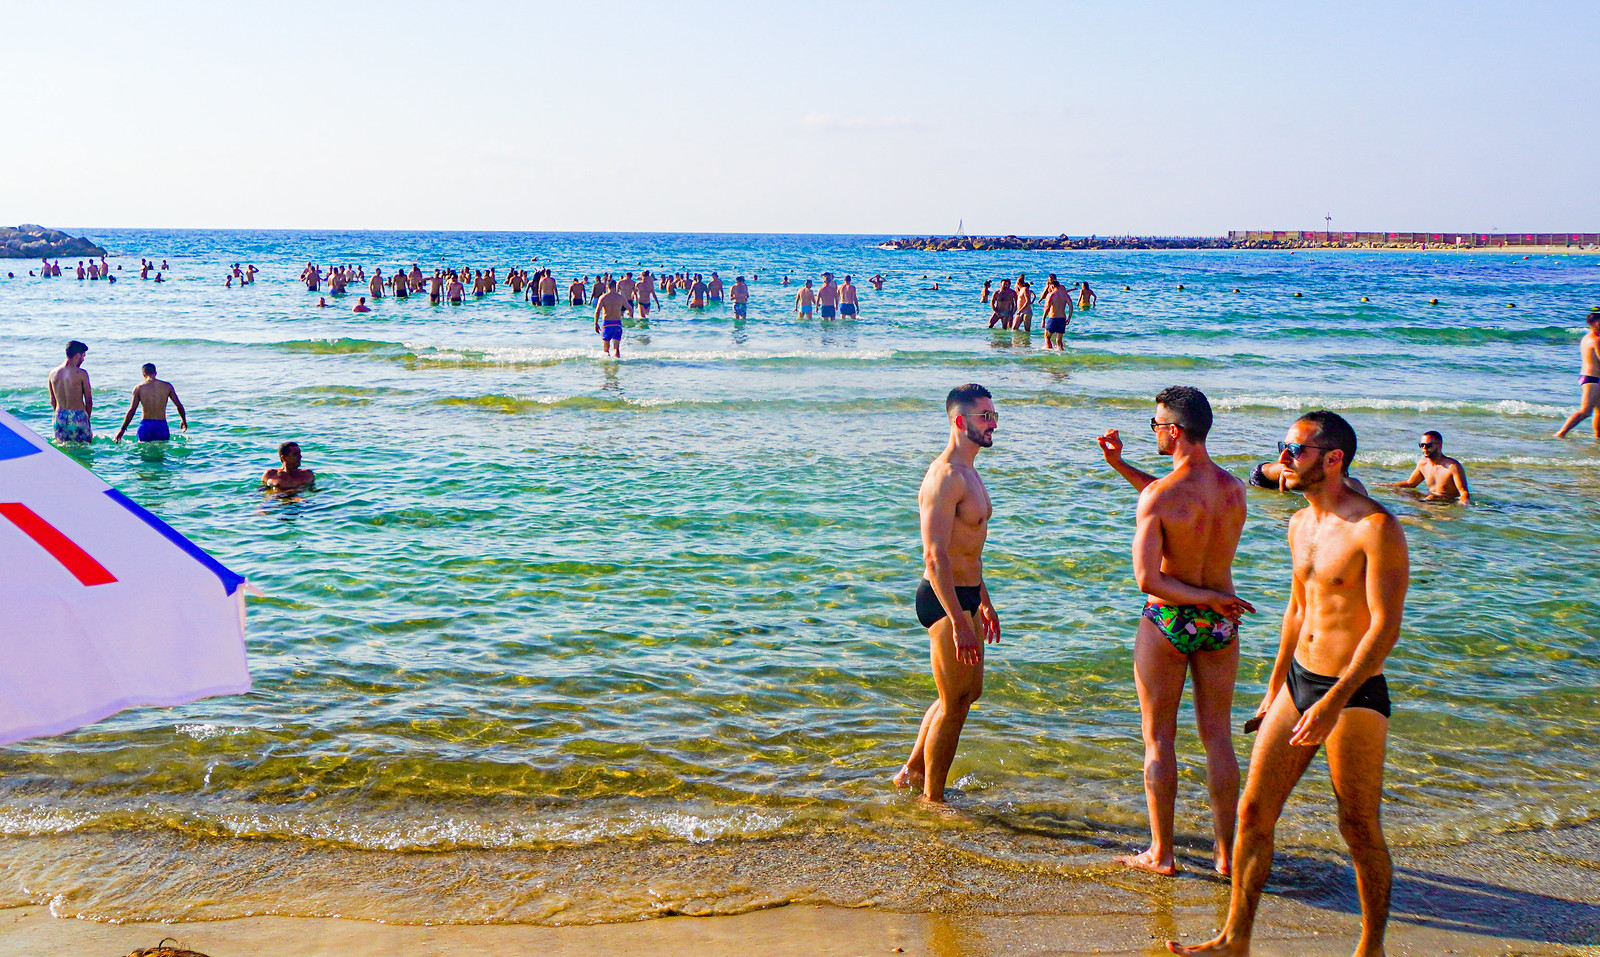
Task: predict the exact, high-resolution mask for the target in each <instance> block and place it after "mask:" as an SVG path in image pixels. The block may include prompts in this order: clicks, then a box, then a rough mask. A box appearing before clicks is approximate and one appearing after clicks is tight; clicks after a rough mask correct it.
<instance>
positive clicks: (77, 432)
mask: <svg viewBox="0 0 1600 957" xmlns="http://www.w3.org/2000/svg"><path fill="white" fill-rule="evenodd" d="M88 354H89V347H88V346H86V345H84V344H83V343H81V342H79V341H78V340H76V339H74V340H72V341H71V342H69V343H67V361H65V362H63V363H61V364H60V365H58V366H56V367H55V369H54V370H52V371H51V373H50V381H49V387H50V408H51V409H52V410H53V411H54V412H55V431H56V441H57V442H93V441H94V429H93V428H91V427H90V425H89V417H90V416H91V415H93V414H94V389H93V388H92V387H90V385H89V373H87V372H85V371H83V358H84V356H87V355H88Z"/></svg>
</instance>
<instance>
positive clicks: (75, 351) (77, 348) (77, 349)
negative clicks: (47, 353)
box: [67, 339, 89, 359]
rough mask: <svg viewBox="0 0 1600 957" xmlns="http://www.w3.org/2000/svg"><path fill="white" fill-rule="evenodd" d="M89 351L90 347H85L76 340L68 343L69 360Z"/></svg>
mask: <svg viewBox="0 0 1600 957" xmlns="http://www.w3.org/2000/svg"><path fill="white" fill-rule="evenodd" d="M88 351H89V347H88V346H86V345H84V344H83V343H81V342H79V341H78V340H76V339H74V340H72V341H71V342H69V343H67V358H68V359H70V358H72V357H73V356H81V355H83V354H84V353H85V352H88Z"/></svg>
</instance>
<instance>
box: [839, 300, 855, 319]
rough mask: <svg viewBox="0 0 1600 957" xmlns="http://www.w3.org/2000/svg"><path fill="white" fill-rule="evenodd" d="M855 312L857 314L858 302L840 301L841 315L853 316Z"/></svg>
mask: <svg viewBox="0 0 1600 957" xmlns="http://www.w3.org/2000/svg"><path fill="white" fill-rule="evenodd" d="M855 314H856V304H855V303H853V302H841V303H839V315H841V316H853V315H855Z"/></svg>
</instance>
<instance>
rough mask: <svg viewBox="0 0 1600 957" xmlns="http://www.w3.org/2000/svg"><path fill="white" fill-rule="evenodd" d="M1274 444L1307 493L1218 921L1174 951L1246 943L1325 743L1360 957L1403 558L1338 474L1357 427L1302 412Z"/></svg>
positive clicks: (1379, 921) (1365, 943)
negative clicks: (1277, 840) (1354, 898)
mask: <svg viewBox="0 0 1600 957" xmlns="http://www.w3.org/2000/svg"><path fill="white" fill-rule="evenodd" d="M1284 438H1285V441H1283V442H1280V443H1278V449H1279V454H1278V461H1279V462H1280V463H1281V464H1282V465H1283V466H1284V470H1285V475H1286V484H1287V485H1288V487H1289V488H1290V489H1292V490H1294V491H1297V492H1302V493H1304V494H1305V497H1306V507H1305V508H1303V509H1301V510H1300V511H1298V512H1296V513H1295V516H1294V518H1292V519H1290V520H1289V553H1290V557H1291V560H1292V562H1293V579H1292V582H1291V585H1290V591H1289V606H1288V608H1286V609H1285V610H1284V613H1283V637H1282V640H1281V642H1280V644H1279V646H1278V659H1277V661H1276V662H1274V663H1273V666H1272V677H1271V678H1270V679H1269V681H1268V683H1267V694H1266V697H1265V698H1263V699H1262V702H1261V707H1260V708H1259V709H1257V711H1256V716H1255V718H1252V719H1251V722H1250V723H1247V724H1246V725H1245V728H1246V730H1248V729H1249V728H1250V727H1251V725H1252V724H1259V725H1260V728H1261V731H1260V735H1259V736H1258V737H1257V738H1256V746H1255V750H1254V751H1253V752H1251V755H1250V777H1249V780H1248V781H1246V782H1245V788H1244V797H1243V799H1242V800H1240V802H1239V837H1238V840H1237V842H1236V843H1235V844H1234V847H1233V865H1234V871H1233V892H1232V895H1231V896H1230V898H1229V901H1228V922H1227V923H1226V924H1225V925H1224V926H1223V928H1222V933H1220V934H1219V935H1218V936H1217V937H1216V939H1215V940H1211V941H1208V942H1207V943H1204V944H1200V945H1198V946H1183V945H1180V944H1178V943H1177V942H1176V941H1171V940H1169V941H1167V949H1169V950H1171V951H1172V952H1173V953H1175V954H1248V953H1249V952H1250V934H1251V931H1252V929H1253V928H1254V926H1255V918H1256V906H1257V905H1258V904H1259V903H1260V900H1261V890H1262V888H1263V887H1265V886H1266V883H1267V875H1268V874H1269V873H1270V872H1271V870H1272V845H1273V833H1274V831H1275V830H1276V827H1277V823H1278V816H1279V815H1280V814H1281V813H1282V812H1283V805H1284V802H1286V801H1287V800H1288V799H1289V793H1290V792H1291V791H1292V790H1294V786H1295V784H1296V783H1298V782H1299V780H1300V777H1301V775H1303V774H1305V772H1306V768H1307V767H1309V766H1310V764H1311V759H1312V758H1313V757H1315V756H1316V753H1317V748H1318V747H1319V746H1321V745H1322V744H1323V743H1326V744H1327V746H1328V772H1329V776H1330V777H1331V778H1332V779H1333V791H1334V794H1335V795H1336V796H1337V797H1338V801H1339V833H1340V834H1341V835H1343V836H1344V840H1345V844H1346V845H1347V846H1348V847H1349V848H1350V859H1351V863H1352V864H1354V865H1355V872H1356V892H1357V894H1358V895H1360V898H1361V940H1360V941H1359V942H1358V944H1357V945H1356V951H1355V952H1356V954H1357V955H1358V957H1377V955H1381V954H1383V934H1384V929H1385V927H1386V926H1387V925H1388V922H1389V889H1390V884H1391V882H1392V880H1393V876H1394V867H1393V864H1392V863H1391V861H1390V860H1389V847H1388V844H1387V843H1386V842H1385V841H1384V838H1383V827H1382V825H1381V824H1380V822H1379V807H1380V804H1381V802H1382V799H1383V761H1384V750H1385V746H1386V744H1387V739H1388V734H1389V711H1390V708H1389V686H1388V683H1387V681H1386V679H1385V678H1384V676H1383V663H1384V660H1385V659H1386V658H1387V657H1388V656H1389V652H1390V651H1392V650H1393V649H1394V646H1395V642H1396V640H1397V639H1398V638H1399V636H1400V618H1401V614H1402V613H1403V611H1404V608H1405V598H1406V589H1407V588H1408V587H1409V585H1410V582H1411V561H1410V557H1409V556H1408V555H1407V552H1406V536H1405V532H1404V531H1403V530H1402V529H1401V528H1400V522H1399V520H1398V519H1396V518H1395V517H1394V516H1393V515H1392V514H1390V513H1389V512H1388V510H1386V509H1385V508H1384V507H1383V506H1382V505H1379V504H1378V503H1377V502H1374V501H1373V500H1372V499H1370V498H1367V497H1366V496H1365V495H1360V494H1357V493H1356V492H1354V491H1352V490H1351V489H1350V487H1349V485H1348V484H1346V482H1345V480H1344V479H1345V473H1346V471H1347V470H1348V468H1349V465H1350V460H1351V459H1353V458H1355V454H1356V433H1355V430H1354V429H1352V428H1350V423H1348V422H1346V421H1345V420H1344V419H1343V418H1342V417H1340V416H1339V415H1337V414H1336V413H1333V412H1327V411H1322V412H1312V413H1310V414H1309V415H1304V416H1301V417H1300V419H1299V420H1298V421H1297V422H1295V423H1294V425H1292V426H1290V428H1289V433H1288V435H1286V436H1285V437H1284Z"/></svg>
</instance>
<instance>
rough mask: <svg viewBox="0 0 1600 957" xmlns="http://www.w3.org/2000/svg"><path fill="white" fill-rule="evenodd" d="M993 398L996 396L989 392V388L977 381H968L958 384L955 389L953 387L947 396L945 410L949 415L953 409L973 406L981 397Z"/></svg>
mask: <svg viewBox="0 0 1600 957" xmlns="http://www.w3.org/2000/svg"><path fill="white" fill-rule="evenodd" d="M992 398H994V396H992V395H990V394H989V390H988V389H985V388H984V387H983V386H981V385H979V384H978V383H976V382H968V383H967V384H966V385H958V386H956V387H955V388H954V389H951V390H950V394H949V395H947V396H945V399H944V412H945V414H946V415H949V414H950V413H951V412H952V411H961V410H965V409H969V408H971V407H972V405H973V403H975V402H977V401H978V400H979V399H992Z"/></svg>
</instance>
